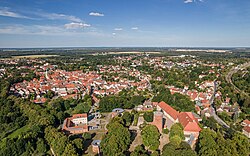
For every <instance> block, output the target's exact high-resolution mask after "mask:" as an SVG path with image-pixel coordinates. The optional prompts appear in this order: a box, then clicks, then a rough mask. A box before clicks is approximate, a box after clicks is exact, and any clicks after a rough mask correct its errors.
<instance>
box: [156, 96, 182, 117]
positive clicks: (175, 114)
mask: <svg viewBox="0 0 250 156" xmlns="http://www.w3.org/2000/svg"><path fill="white" fill-rule="evenodd" d="M158 106H159V107H161V109H162V110H164V111H165V112H166V113H167V114H169V115H170V116H171V117H172V118H173V119H174V120H176V119H177V118H178V115H179V113H178V112H177V111H176V110H175V109H174V108H172V107H171V106H169V105H168V104H166V103H165V102H164V101H161V102H160V103H159V104H158Z"/></svg>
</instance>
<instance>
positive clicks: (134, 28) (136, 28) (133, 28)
mask: <svg viewBox="0 0 250 156" xmlns="http://www.w3.org/2000/svg"><path fill="white" fill-rule="evenodd" d="M131 29H132V30H138V29H139V28H138V27H132V28H131Z"/></svg>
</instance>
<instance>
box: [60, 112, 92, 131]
mask: <svg viewBox="0 0 250 156" xmlns="http://www.w3.org/2000/svg"><path fill="white" fill-rule="evenodd" d="M87 124H88V115H87V113H84V114H75V115H73V116H72V117H69V118H66V119H65V120H64V122H63V126H62V130H63V131H64V132H65V133H68V134H79V133H84V132H88V125H87Z"/></svg>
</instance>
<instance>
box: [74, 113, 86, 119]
mask: <svg viewBox="0 0 250 156" xmlns="http://www.w3.org/2000/svg"><path fill="white" fill-rule="evenodd" d="M82 117H85V118H86V117H88V114H87V113H84V114H74V115H73V116H72V119H74V118H82Z"/></svg>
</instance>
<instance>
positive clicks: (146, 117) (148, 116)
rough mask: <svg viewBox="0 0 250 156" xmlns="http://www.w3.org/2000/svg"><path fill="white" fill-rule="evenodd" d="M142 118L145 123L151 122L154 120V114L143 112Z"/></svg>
mask: <svg viewBox="0 0 250 156" xmlns="http://www.w3.org/2000/svg"><path fill="white" fill-rule="evenodd" d="M143 118H144V120H146V121H147V122H152V121H153V119H154V113H153V112H145V113H144V114H143Z"/></svg>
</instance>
